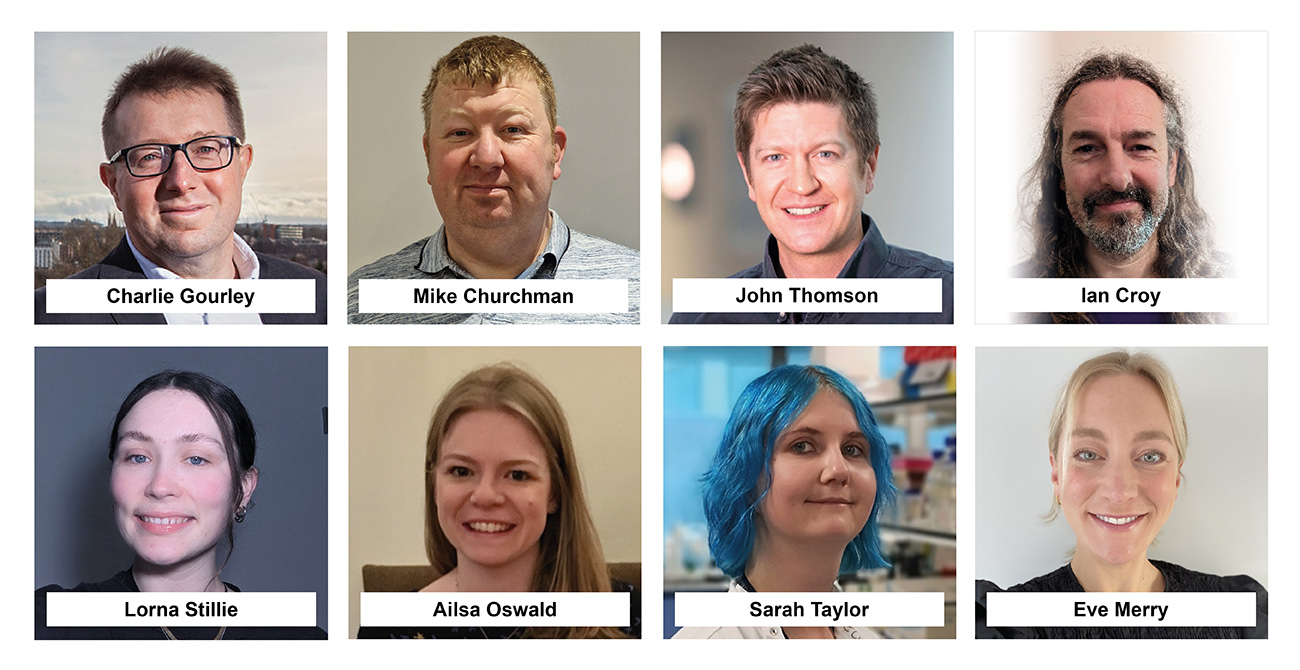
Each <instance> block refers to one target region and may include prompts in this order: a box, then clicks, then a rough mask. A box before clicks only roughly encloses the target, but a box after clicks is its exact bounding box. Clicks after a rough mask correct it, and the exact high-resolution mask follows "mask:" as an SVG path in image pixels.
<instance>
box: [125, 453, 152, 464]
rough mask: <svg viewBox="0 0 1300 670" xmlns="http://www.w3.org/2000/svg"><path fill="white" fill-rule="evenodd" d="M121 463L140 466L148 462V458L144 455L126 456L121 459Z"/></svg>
mask: <svg viewBox="0 0 1300 670" xmlns="http://www.w3.org/2000/svg"><path fill="white" fill-rule="evenodd" d="M122 462H124V463H130V464H132V465H142V464H144V463H148V462H149V457H148V456H145V455H144V454H127V455H126V458H123V459H122Z"/></svg>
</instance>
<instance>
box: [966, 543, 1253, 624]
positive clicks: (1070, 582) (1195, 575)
mask: <svg viewBox="0 0 1300 670" xmlns="http://www.w3.org/2000/svg"><path fill="white" fill-rule="evenodd" d="M1151 564H1152V565H1154V566H1155V567H1156V569H1157V570H1159V571H1160V573H1161V574H1163V575H1164V576H1165V592H1166V593H1215V592H1246V591H1254V592H1255V605H1256V614H1255V627H1254V628H1209V627H1204V626H1186V627H1165V628H1158V627H1138V626H1129V627H1120V626H1116V627H1109V626H1103V627H1065V626H1060V627H1029V628H1018V627H1011V626H1004V627H998V628H990V627H989V626H988V624H987V623H986V622H987V607H988V594H989V593H998V592H1001V591H1004V590H1005V591H1007V592H1012V593H1015V592H1020V593H1083V586H1082V585H1081V584H1079V580H1078V578H1076V577H1075V576H1074V570H1072V569H1071V568H1070V565H1069V564H1068V563H1067V564H1066V565H1064V566H1062V567H1061V568H1060V569H1058V570H1056V571H1055V572H1051V573H1048V574H1046V575H1043V576H1042V577H1036V578H1034V579H1031V580H1029V581H1027V582H1025V583H1024V584H1018V585H1016V586H1013V587H1011V588H1009V589H1002V588H999V587H998V585H997V584H994V583H993V582H990V581H986V580H983V579H981V580H979V581H977V582H975V637H977V638H1005V639H1021V638H1049V639H1098V638H1142V639H1166V638H1207V639H1209V638H1259V639H1267V638H1268V591H1267V590H1265V589H1264V587H1263V586H1262V585H1261V584H1260V583H1259V582H1257V581H1255V580H1254V579H1252V578H1251V577H1248V576H1246V575H1234V576H1232V577H1218V576H1216V575H1207V574H1205V573H1204V572H1195V571H1193V570H1188V569H1187V568H1184V567H1182V566H1178V565H1174V564H1173V563H1166V562H1164V561H1156V560H1153V561H1151Z"/></svg>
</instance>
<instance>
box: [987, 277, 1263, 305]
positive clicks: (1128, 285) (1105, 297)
mask: <svg viewBox="0 0 1300 670" xmlns="http://www.w3.org/2000/svg"><path fill="white" fill-rule="evenodd" d="M1006 285H1007V286H1009V287H1010V294H1008V295H1005V296H997V295H996V294H989V293H986V292H981V294H982V295H981V297H982V298H983V297H988V298H990V299H993V300H995V301H996V302H997V304H998V305H999V306H1000V307H1001V308H1003V309H1005V310H1006V311H1009V312H1021V313H1026V312H1028V313H1042V312H1220V313H1225V314H1231V313H1234V312H1237V311H1239V310H1241V309H1242V307H1243V304H1245V303H1248V302H1250V301H1252V300H1253V298H1252V297H1251V295H1252V293H1253V291H1252V290H1251V286H1250V285H1249V284H1247V283H1246V282H1244V281H1242V280H1240V279H1012V280H1009V281H1008V282H1007V284H1006Z"/></svg>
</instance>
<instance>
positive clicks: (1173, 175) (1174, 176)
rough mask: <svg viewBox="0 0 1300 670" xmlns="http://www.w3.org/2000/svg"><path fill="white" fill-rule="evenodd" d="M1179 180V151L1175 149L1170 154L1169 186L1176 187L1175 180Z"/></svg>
mask: <svg viewBox="0 0 1300 670" xmlns="http://www.w3.org/2000/svg"><path fill="white" fill-rule="evenodd" d="M1175 181H1178V152H1177V151H1173V152H1170V154H1169V188H1173V187H1174V182H1175Z"/></svg>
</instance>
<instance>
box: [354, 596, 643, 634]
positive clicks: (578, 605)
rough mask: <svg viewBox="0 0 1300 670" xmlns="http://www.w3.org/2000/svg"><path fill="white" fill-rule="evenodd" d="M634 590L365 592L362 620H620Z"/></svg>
mask: <svg viewBox="0 0 1300 670" xmlns="http://www.w3.org/2000/svg"><path fill="white" fill-rule="evenodd" d="M630 599H631V594H628V593H362V594H361V625H362V626H615V627H623V626H627V625H629V624H630V623H631V621H630V619H629V617H630V616H631V615H630V613H629V611H628V608H629V607H630V606H631V600H630Z"/></svg>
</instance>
